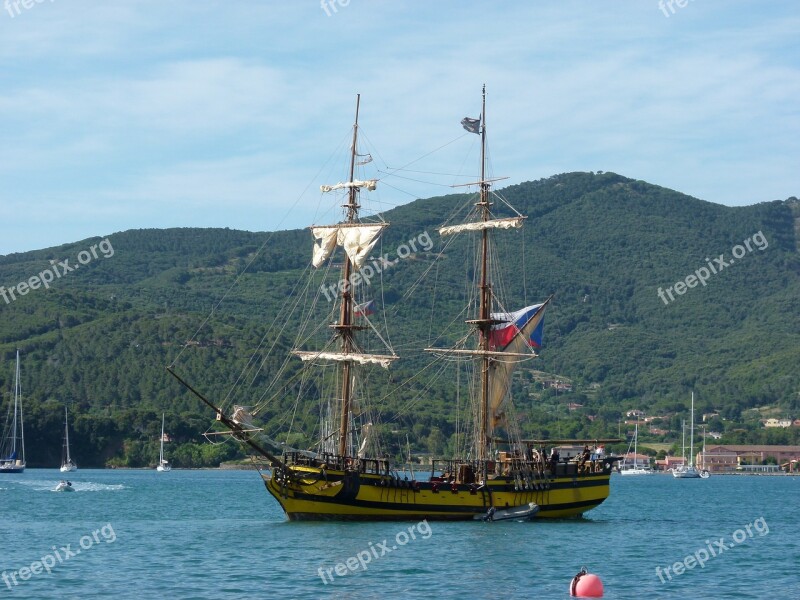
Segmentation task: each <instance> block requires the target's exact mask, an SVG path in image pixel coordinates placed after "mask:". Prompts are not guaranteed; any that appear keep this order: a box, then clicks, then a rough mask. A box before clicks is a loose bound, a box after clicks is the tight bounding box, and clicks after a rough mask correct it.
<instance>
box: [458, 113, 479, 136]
mask: <svg viewBox="0 0 800 600" xmlns="http://www.w3.org/2000/svg"><path fill="white" fill-rule="evenodd" d="M461 126H462V127H463V128H464V129H466V130H467V131H469V132H470V133H480V132H481V119H480V117H478V118H477V119H470V118H469V117H464V118H463V119H461Z"/></svg>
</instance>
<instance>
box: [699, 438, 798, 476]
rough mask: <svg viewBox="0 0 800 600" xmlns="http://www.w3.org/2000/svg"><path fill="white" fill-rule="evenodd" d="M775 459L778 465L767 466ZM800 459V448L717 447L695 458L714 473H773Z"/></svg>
mask: <svg viewBox="0 0 800 600" xmlns="http://www.w3.org/2000/svg"><path fill="white" fill-rule="evenodd" d="M768 459H774V461H775V463H776V464H770V465H768V464H765V463H766V461H767V460H768ZM798 459H800V446H765V445H764V446H762V445H733V444H732V445H717V446H710V447H708V448H707V449H706V451H705V455H704V454H703V452H702V451H701V452H698V453H697V455H696V456H695V464H696V465H697V466H698V467H699V468H701V469H707V470H708V471H710V472H712V473H737V472H738V473H741V472H753V473H761V472H773V471H778V470H780V466H779V465H783V464H786V463H791V461H792V460H795V461H796V460H798Z"/></svg>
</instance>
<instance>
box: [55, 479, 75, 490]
mask: <svg viewBox="0 0 800 600" xmlns="http://www.w3.org/2000/svg"><path fill="white" fill-rule="evenodd" d="M53 491H54V492H74V491H75V488H74V487H72V482H71V481H65V480H64V479H62V480H61V481H59V482H58V485H57V486H56V489H54V490H53Z"/></svg>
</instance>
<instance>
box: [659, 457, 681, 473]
mask: <svg viewBox="0 0 800 600" xmlns="http://www.w3.org/2000/svg"><path fill="white" fill-rule="evenodd" d="M685 462H686V461H685V460H684V459H683V458H682V457H680V456H665V457H664V459H663V460H657V461H656V470H657V471H669V470H670V469H674V468H675V467H682V466H683V465H684V463H685Z"/></svg>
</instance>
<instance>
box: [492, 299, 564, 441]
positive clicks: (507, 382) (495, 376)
mask: <svg viewBox="0 0 800 600" xmlns="http://www.w3.org/2000/svg"><path fill="white" fill-rule="evenodd" d="M547 302H549V300H548V301H547ZM547 302H544V303H543V304H541V305H538V307H533V308H536V312H535V313H534V314H533V315H532V316H531V317H530V319H529V320H528V322H527V323H524V324H523V325H522V326H521V327H518V328H517V329H516V334H514V336H513V338H512V339H511V341H510V342H509V343H508V345H506V346H504V347H503V348H502V352H504V353H505V352H507V353H509V354H511V355H514V354H516V355H517V356H519V355H520V354H521V353H523V352H524V351H525V350H526V349H527V348H528V346H529V344H528V340H529V339H530V337H531V334H532V333H533V332H534V331H535V330H536V328H537V327H538V326H539V324H540V323H541V322H542V319H544V311H545V308H546V306H547ZM523 310H527V309H523ZM519 312H522V311H519ZM510 316H511V315H505V314H503V315H497V314H493V315H492V317H493V318H504V317H505V318H509V317H510ZM509 320H510V318H509ZM511 322H512V323H513V321H511ZM531 356H533V354H531ZM518 363H519V358H516V359H514V358H510V359H509V360H503V359H502V358H501V359H493V360H492V361H491V364H490V366H489V377H490V380H489V415H490V416H491V427H492V429H494V428H496V427H498V426H499V425H501V424H502V423H503V419H504V417H505V414H504V411H503V404H504V401H505V398H506V395H507V394H508V390H509V388H510V386H511V375H512V374H513V373H514V370H515V369H516V367H517V364H518Z"/></svg>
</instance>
